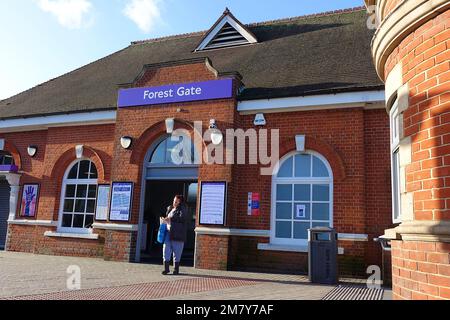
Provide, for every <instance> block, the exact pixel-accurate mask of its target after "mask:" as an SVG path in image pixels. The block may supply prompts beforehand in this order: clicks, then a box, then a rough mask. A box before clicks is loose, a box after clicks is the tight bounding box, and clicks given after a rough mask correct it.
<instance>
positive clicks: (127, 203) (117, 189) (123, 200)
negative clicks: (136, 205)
mask: <svg viewBox="0 0 450 320" xmlns="http://www.w3.org/2000/svg"><path fill="white" fill-rule="evenodd" d="M132 195H133V184H132V183H130V182H115V183H113V186H112V192H111V209H110V214H109V220H110V221H129V220H130V214H131V198H132Z"/></svg>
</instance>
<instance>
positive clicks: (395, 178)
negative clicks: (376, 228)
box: [392, 150, 400, 220]
mask: <svg viewBox="0 0 450 320" xmlns="http://www.w3.org/2000/svg"><path fill="white" fill-rule="evenodd" d="M399 180H400V177H399V152H398V150H397V151H396V152H394V154H393V159H392V197H393V210H394V219H395V220H397V219H399V217H400V188H399Z"/></svg>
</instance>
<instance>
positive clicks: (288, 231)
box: [275, 221, 292, 239]
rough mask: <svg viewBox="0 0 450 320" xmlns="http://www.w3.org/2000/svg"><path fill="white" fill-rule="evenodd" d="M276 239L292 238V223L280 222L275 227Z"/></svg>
mask: <svg viewBox="0 0 450 320" xmlns="http://www.w3.org/2000/svg"><path fill="white" fill-rule="evenodd" d="M275 230H276V232H275V233H276V235H275V236H276V237H277V238H283V239H291V238H292V222H286V221H278V222H277V224H276V227H275Z"/></svg>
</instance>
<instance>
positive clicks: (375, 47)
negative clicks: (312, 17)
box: [366, 0, 450, 299]
mask: <svg viewBox="0 0 450 320" xmlns="http://www.w3.org/2000/svg"><path fill="white" fill-rule="evenodd" d="M366 3H367V4H368V5H375V6H376V7H377V11H378V18H379V19H380V20H381V24H380V25H379V26H378V30H377V32H376V33H375V37H374V39H373V43H372V53H373V56H374V60H375V65H376V68H377V72H378V74H379V76H380V78H382V80H384V81H385V82H386V100H387V109H388V112H389V111H390V109H391V107H392V105H393V101H395V100H397V102H398V110H399V116H400V149H399V150H400V151H399V155H400V192H401V209H400V213H401V215H400V222H401V223H400V225H399V226H398V227H397V228H396V229H394V230H391V231H389V232H387V233H386V234H389V235H390V236H391V238H393V241H392V281H393V292H394V298H395V299H450V264H449V263H450V256H449V252H450V243H449V242H450V10H449V8H450V3H449V2H448V1H446V0H438V1H398V0H376V1H374V0H367V1H366ZM369 8H370V9H373V7H369ZM369 11H371V10H369ZM391 120H392V119H391Z"/></svg>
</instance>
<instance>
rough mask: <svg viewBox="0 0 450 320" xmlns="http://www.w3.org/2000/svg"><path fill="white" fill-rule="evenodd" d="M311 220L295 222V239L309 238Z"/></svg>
mask: <svg viewBox="0 0 450 320" xmlns="http://www.w3.org/2000/svg"><path fill="white" fill-rule="evenodd" d="M309 228H310V224H309V222H306V223H305V222H295V223H294V239H305V240H306V239H308V229H309Z"/></svg>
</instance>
